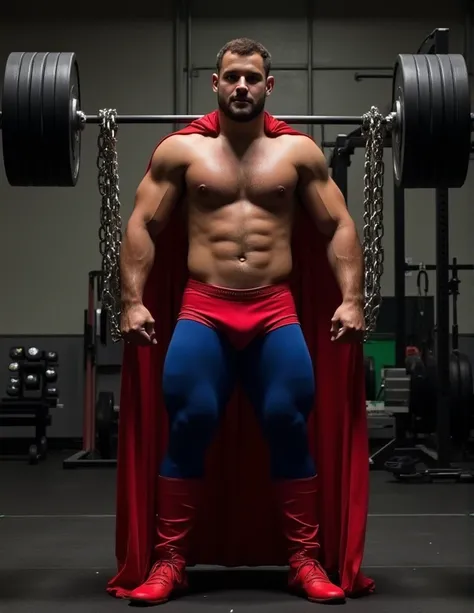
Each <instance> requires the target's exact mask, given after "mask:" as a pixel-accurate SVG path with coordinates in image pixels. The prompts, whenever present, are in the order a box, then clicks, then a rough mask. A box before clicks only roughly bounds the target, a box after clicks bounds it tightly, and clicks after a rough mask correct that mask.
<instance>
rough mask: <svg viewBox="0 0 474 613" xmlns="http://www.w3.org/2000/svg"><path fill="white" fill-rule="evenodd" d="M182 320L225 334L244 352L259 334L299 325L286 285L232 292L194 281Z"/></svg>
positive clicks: (186, 292) (186, 293) (188, 288)
mask: <svg viewBox="0 0 474 613" xmlns="http://www.w3.org/2000/svg"><path fill="white" fill-rule="evenodd" d="M180 319H188V320H189V319H190V320H192V321H197V322H199V323H202V324H204V325H205V326H208V327H210V328H214V329H215V330H219V331H223V332H224V333H225V334H226V335H227V337H228V338H229V340H230V342H231V343H232V344H233V345H234V346H235V347H236V348H237V349H243V348H244V347H245V346H246V345H248V344H249V343H250V342H251V341H252V340H253V339H254V338H255V337H256V336H258V335H259V334H268V332H271V331H272V330H276V328H280V327H281V326H287V325H289V324H299V320H298V315H297V314H296V306H295V302H294V300H293V294H292V293H291V290H290V287H289V285H288V284H287V283H276V284H275V285H265V286H264V287H256V288H252V289H230V288H227V287H218V286H216V285H210V284H208V283H202V282H201V281H195V280H194V279H189V281H188V283H187V285H186V288H185V290H184V294H183V301H182V304H181V311H180V313H179V315H178V320H180Z"/></svg>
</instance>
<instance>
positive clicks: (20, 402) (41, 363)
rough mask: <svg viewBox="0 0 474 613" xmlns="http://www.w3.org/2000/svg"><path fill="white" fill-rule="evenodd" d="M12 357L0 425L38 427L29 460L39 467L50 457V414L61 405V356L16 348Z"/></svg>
mask: <svg viewBox="0 0 474 613" xmlns="http://www.w3.org/2000/svg"><path fill="white" fill-rule="evenodd" d="M9 357H10V363H9V365H8V371H9V372H8V381H7V385H6V396H4V397H3V398H1V399H0V425H1V426H34V427H35V437H34V442H32V443H31V445H30V447H29V450H28V454H27V457H28V461H29V463H30V464H37V463H38V462H39V461H40V460H43V459H44V458H45V457H46V454H47V449H48V441H47V437H46V431H47V427H48V426H50V425H51V423H52V417H51V414H50V410H51V409H52V408H55V407H56V406H57V404H58V397H59V391H58V388H57V381H58V367H59V356H58V353H57V352H56V351H45V350H40V349H38V347H28V348H27V349H25V348H24V347H12V348H11V349H10V352H9ZM10 457H11V456H10Z"/></svg>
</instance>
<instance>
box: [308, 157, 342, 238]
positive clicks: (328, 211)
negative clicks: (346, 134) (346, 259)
mask: <svg viewBox="0 0 474 613" xmlns="http://www.w3.org/2000/svg"><path fill="white" fill-rule="evenodd" d="M308 150H309V151H308V154H307V155H306V159H305V160H304V163H303V164H302V168H301V170H300V188H299V191H300V195H301V199H302V201H303V204H304V206H305V207H306V208H307V210H308V212H309V213H310V215H311V216H312V218H313V219H314V221H315V223H316V225H317V226H318V228H319V230H320V231H321V232H322V233H323V234H326V235H328V236H331V235H332V234H333V233H334V232H335V230H336V228H337V227H338V226H340V225H341V224H343V223H352V219H351V217H350V215H349V212H348V210H347V205H346V202H345V200H344V196H343V195H342V192H341V190H340V189H339V187H338V186H337V184H336V183H335V181H334V180H333V179H332V177H331V175H330V173H329V168H328V165H327V162H326V158H325V157H324V154H323V153H322V151H321V150H320V149H319V148H318V147H317V146H316V145H314V146H313V147H308Z"/></svg>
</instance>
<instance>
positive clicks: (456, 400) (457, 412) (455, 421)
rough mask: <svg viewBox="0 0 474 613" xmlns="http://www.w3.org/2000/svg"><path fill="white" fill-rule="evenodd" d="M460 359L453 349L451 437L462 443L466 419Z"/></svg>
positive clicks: (451, 359)
mask: <svg viewBox="0 0 474 613" xmlns="http://www.w3.org/2000/svg"><path fill="white" fill-rule="evenodd" d="M459 383H460V380H459V359H458V353H457V352H456V351H453V352H452V353H451V355H450V356H449V384H450V385H449V387H450V395H449V418H450V424H451V438H452V440H453V442H454V443H457V444H460V443H462V441H463V438H464V436H465V434H464V419H463V414H462V406H461V402H460V396H459V390H460V385H459Z"/></svg>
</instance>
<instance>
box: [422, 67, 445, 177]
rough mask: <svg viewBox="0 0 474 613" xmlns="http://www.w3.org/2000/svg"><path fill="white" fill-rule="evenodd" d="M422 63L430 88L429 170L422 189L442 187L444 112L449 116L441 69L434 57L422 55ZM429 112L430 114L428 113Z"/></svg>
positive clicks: (427, 140)
mask: <svg viewBox="0 0 474 613" xmlns="http://www.w3.org/2000/svg"><path fill="white" fill-rule="evenodd" d="M422 57H423V61H424V62H425V63H426V65H427V75H428V80H429V87H430V102H429V108H428V109H427V114H428V115H429V117H430V127H429V133H428V134H427V139H426V149H430V151H431V168H430V169H429V173H427V176H426V180H425V181H424V183H423V187H436V186H439V187H444V185H443V182H444V179H443V176H444V174H443V173H444V169H445V164H444V161H445V159H444V158H445V157H446V155H447V151H446V149H445V147H446V129H447V125H446V118H447V115H446V111H447V110H448V114H449V105H448V107H447V108H445V107H446V104H445V103H446V102H447V101H446V86H448V87H449V83H447V82H446V80H445V79H443V75H442V73H441V67H440V64H439V61H438V56H436V55H424V56H422ZM430 111H431V112H430Z"/></svg>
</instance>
